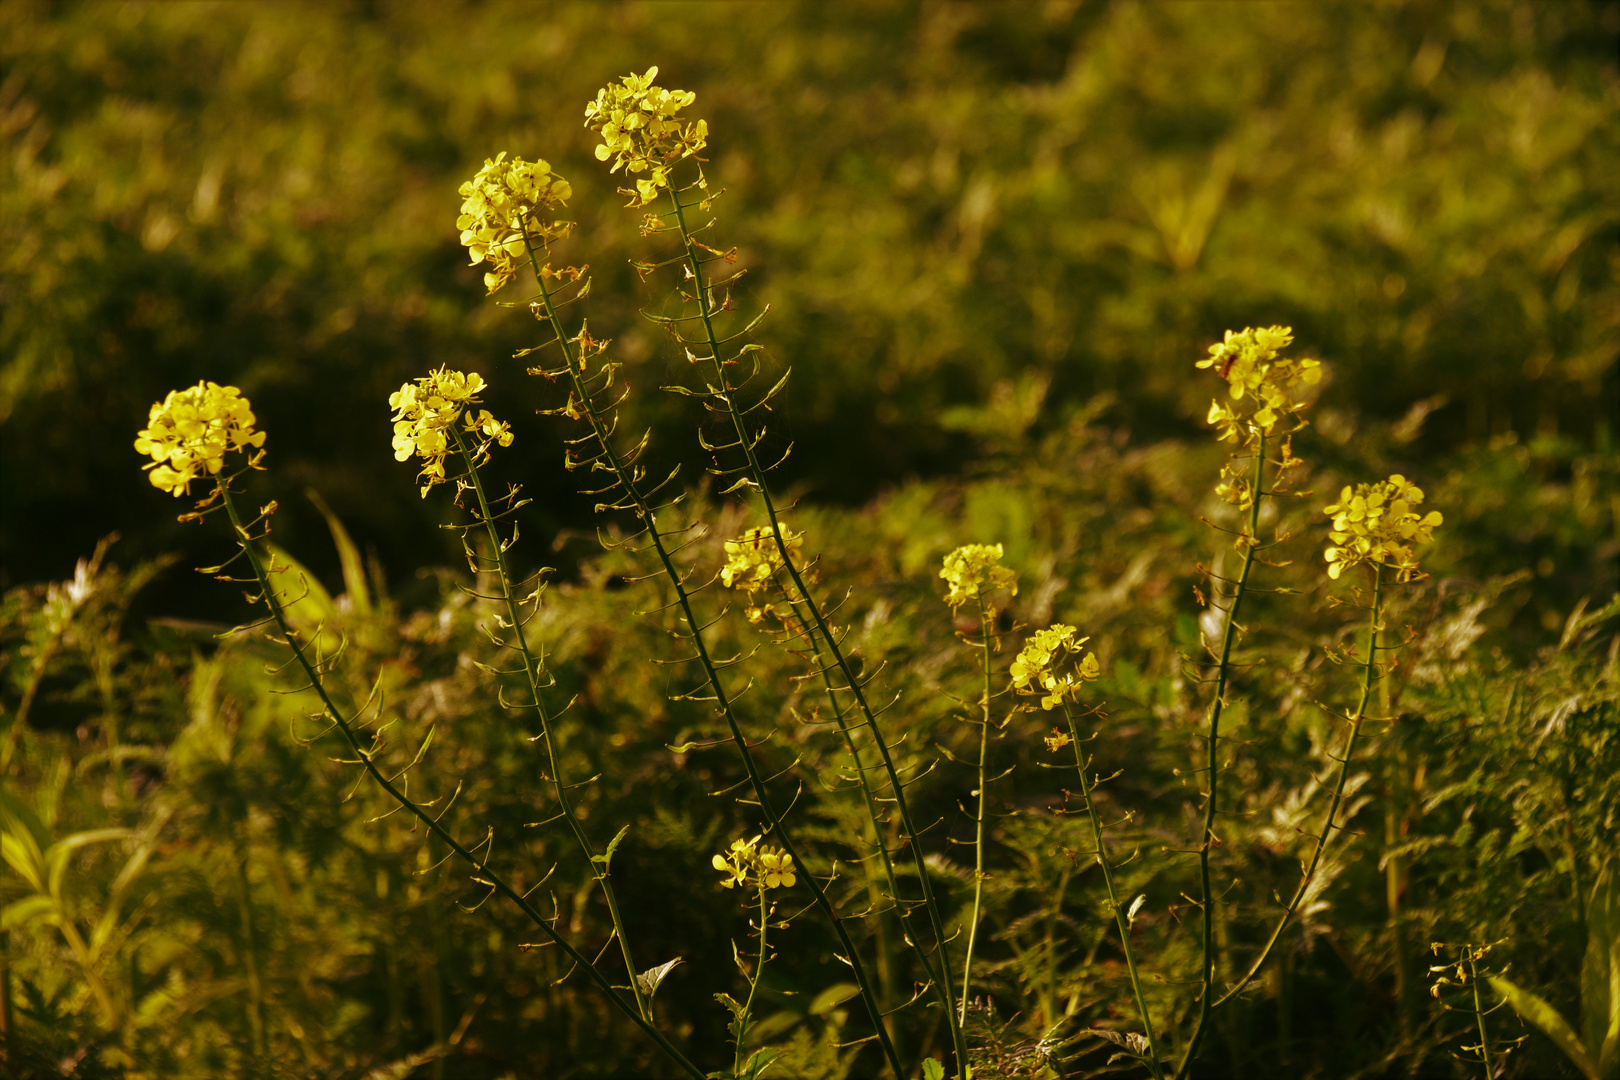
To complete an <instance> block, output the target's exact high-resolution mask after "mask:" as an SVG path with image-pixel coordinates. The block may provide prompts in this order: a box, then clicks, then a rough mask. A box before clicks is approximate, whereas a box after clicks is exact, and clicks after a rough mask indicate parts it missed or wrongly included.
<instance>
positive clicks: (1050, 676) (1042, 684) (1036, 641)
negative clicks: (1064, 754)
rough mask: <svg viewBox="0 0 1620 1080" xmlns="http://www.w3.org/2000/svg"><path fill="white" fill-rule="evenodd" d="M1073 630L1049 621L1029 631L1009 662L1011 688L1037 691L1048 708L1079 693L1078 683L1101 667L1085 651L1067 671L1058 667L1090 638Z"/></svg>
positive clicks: (1031, 693)
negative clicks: (1021, 646) (1015, 654)
mask: <svg viewBox="0 0 1620 1080" xmlns="http://www.w3.org/2000/svg"><path fill="white" fill-rule="evenodd" d="M1076 632H1077V631H1076V630H1075V628H1074V627H1072V626H1066V625H1064V624H1063V623H1053V624H1052V625H1051V626H1049V627H1048V628H1046V629H1045V630H1037V631H1035V633H1033V634H1031V635H1030V638H1029V641H1027V642H1025V644H1024V648H1023V650H1022V651H1020V652H1019V654H1018V655H1017V656H1016V657H1014V659H1013V662H1012V668H1011V670H1010V674H1011V675H1012V682H1013V689H1014V690H1015V691H1017V692H1018V693H1020V694H1027V695H1030V696H1034V695H1036V694H1039V695H1041V708H1043V709H1051V708H1052V707H1053V706H1054V705H1058V704H1060V703H1062V702H1063V701H1064V699H1066V698H1076V697H1079V695H1080V687H1081V686H1082V685H1083V684H1085V683H1087V682H1090V681H1091V680H1092V679H1095V678H1097V677H1098V676H1099V675H1101V674H1102V669H1101V668H1100V667H1099V665H1098V664H1097V656H1096V654H1095V653H1090V652H1086V653H1085V655H1084V656H1083V657H1081V659H1080V661H1079V662H1078V663H1077V664H1076V665H1075V666H1074V667H1072V668H1070V669H1069V670H1068V671H1062V672H1060V671H1059V670H1058V666H1059V665H1060V664H1061V663H1062V662H1063V660H1065V659H1067V658H1068V656H1069V654H1071V653H1080V652H1085V650H1083V649H1082V648H1081V646H1082V645H1084V644H1085V643H1086V642H1088V641H1090V640H1091V639H1090V638H1089V637H1083V638H1076V637H1075V636H1074V635H1075V634H1076ZM1059 745H1062V744H1059Z"/></svg>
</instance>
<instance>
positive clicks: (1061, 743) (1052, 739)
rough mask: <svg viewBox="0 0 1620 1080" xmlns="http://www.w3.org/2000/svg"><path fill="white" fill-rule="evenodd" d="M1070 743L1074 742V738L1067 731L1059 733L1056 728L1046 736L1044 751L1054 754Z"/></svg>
mask: <svg viewBox="0 0 1620 1080" xmlns="http://www.w3.org/2000/svg"><path fill="white" fill-rule="evenodd" d="M1072 742H1074V738H1073V737H1072V736H1071V735H1070V734H1069V733H1068V732H1067V731H1059V730H1058V729H1057V728H1053V729H1052V734H1050V735H1048V736H1046V749H1047V750H1049V751H1051V752H1052V753H1054V754H1055V753H1057V752H1058V751H1059V750H1061V749H1063V748H1064V747H1065V746H1068V745H1069V744H1070V743H1072Z"/></svg>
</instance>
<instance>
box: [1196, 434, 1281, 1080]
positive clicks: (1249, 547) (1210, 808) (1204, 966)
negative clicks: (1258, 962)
mask: <svg viewBox="0 0 1620 1080" xmlns="http://www.w3.org/2000/svg"><path fill="white" fill-rule="evenodd" d="M1265 464H1266V434H1265V432H1264V431H1261V432H1258V433H1257V438H1256V441H1255V446H1254V473H1253V479H1252V481H1251V491H1250V502H1249V525H1248V531H1247V533H1245V534H1244V536H1243V538H1242V539H1243V565H1242V567H1241V568H1240V569H1239V570H1238V576H1237V581H1236V583H1235V584H1234V585H1233V587H1232V606H1231V607H1230V608H1228V609H1227V612H1226V626H1225V628H1224V629H1223V630H1222V632H1221V653H1220V657H1219V660H1218V662H1217V665H1216V668H1215V697H1214V700H1213V701H1211V702H1210V706H1209V736H1208V740H1209V741H1208V746H1207V748H1206V758H1205V770H1206V775H1207V776H1208V777H1209V795H1208V796H1207V797H1206V798H1205V800H1204V835H1203V837H1202V840H1201V842H1200V843H1199V845H1198V885H1199V890H1200V891H1199V897H1198V904H1199V907H1200V908H1201V909H1202V914H1203V920H1202V927H1201V937H1200V942H1199V944H1200V948H1201V953H1200V960H1199V967H1200V970H1199V980H1200V982H1201V988H1200V990H1199V994H1198V1019H1197V1021H1196V1022H1195V1023H1194V1024H1193V1033H1192V1038H1191V1039H1190V1040H1188V1042H1187V1054H1186V1057H1185V1058H1183V1059H1182V1064H1181V1069H1180V1070H1179V1071H1178V1072H1177V1074H1176V1075H1177V1080H1180V1078H1181V1077H1183V1076H1185V1075H1187V1072H1188V1070H1189V1069H1190V1068H1191V1066H1192V1062H1193V1060H1194V1059H1195V1058H1196V1057H1197V1055H1198V1045H1199V1043H1200V1042H1201V1041H1202V1040H1203V1037H1204V1028H1205V1026H1206V1025H1207V1024H1208V1022H1209V1011H1210V1008H1211V999H1212V998H1213V997H1214V993H1215V903H1216V900H1215V892H1214V888H1213V887H1212V885H1211V882H1210V852H1211V851H1212V849H1213V848H1214V846H1215V844H1216V843H1218V840H1217V839H1216V836H1215V817H1216V814H1217V813H1218V812H1219V810H1218V799H1219V795H1220V778H1221V770H1220V744H1221V715H1222V713H1223V712H1224V711H1225V709H1226V688H1227V683H1228V681H1229V680H1230V679H1231V676H1232V646H1233V644H1234V643H1235V642H1236V640H1237V635H1238V634H1239V632H1240V631H1239V629H1238V614H1239V612H1240V611H1241V609H1242V607H1243V597H1244V595H1245V591H1246V589H1247V587H1248V584H1249V571H1250V570H1252V569H1253V568H1254V555H1255V549H1256V548H1257V547H1258V546H1259V544H1260V501H1261V499H1263V498H1264V497H1265V490H1264V483H1263V482H1264V480H1265ZM1213 599H1214V598H1213V597H1211V600H1212V601H1213Z"/></svg>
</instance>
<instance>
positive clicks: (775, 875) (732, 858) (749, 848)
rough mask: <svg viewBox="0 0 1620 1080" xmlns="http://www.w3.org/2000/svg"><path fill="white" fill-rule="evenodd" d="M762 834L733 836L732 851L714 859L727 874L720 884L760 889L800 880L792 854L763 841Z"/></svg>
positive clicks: (729, 886) (715, 863) (788, 884)
mask: <svg viewBox="0 0 1620 1080" xmlns="http://www.w3.org/2000/svg"><path fill="white" fill-rule="evenodd" d="M761 839H762V837H759V836H756V837H754V838H753V839H752V840H733V841H732V842H731V848H730V850H729V851H727V852H725V853H724V854H722V855H716V856H715V857H714V858H713V859H712V860H711V862H712V863H713V865H714V868H715V869H716V870H718V871H720V873H721V874H723V875H724V877H722V878H721V880H720V884H721V885H722V886H724V887H725V888H728V889H734V888H736V887H737V886H739V885H751V886H753V887H754V888H758V889H788V888H792V887H793V886H794V885H795V884H797V883H798V880H799V878H798V875H797V874H796V873H795V871H794V869H793V856H791V855H789V854H787V853H786V852H784V851H782V849H780V848H776V847H772V846H771V845H770V844H762V843H760V840H761Z"/></svg>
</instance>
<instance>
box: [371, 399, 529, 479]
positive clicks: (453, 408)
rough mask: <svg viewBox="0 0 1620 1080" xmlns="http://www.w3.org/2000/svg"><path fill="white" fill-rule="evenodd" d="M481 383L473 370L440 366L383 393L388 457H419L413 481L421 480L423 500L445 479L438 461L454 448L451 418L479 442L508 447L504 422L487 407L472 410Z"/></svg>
mask: <svg viewBox="0 0 1620 1080" xmlns="http://www.w3.org/2000/svg"><path fill="white" fill-rule="evenodd" d="M484 386H485V383H484V378H483V376H482V375H479V374H478V373H477V372H476V371H475V372H472V373H471V374H464V373H462V372H460V371H452V370H450V369H449V368H444V367H441V368H439V369H438V370H437V371H434V372H431V373H430V374H428V375H426V376H424V377H422V378H420V379H417V380H416V381H414V382H408V383H406V384H405V385H403V386H401V387H400V388H399V389H398V390H396V391H394V392H393V393H392V394H390V395H388V407H389V408H391V409H393V410H394V460H395V461H406V460H408V459H409V458H410V457H411V455H413V454H414V455H416V456H417V457H419V458H421V459H422V463H423V464H422V471H421V472H420V473H419V474H418V479H422V478H426V480H427V483H425V484H423V485H422V497H423V498H426V497H427V493H428V489H430V488H432V487H433V485H434V484H439V483H443V482H444V480H445V475H444V459H445V457H446V456H447V455H448V454H449V453H450V451H451V450H453V449H454V448H455V439H454V437H453V434H452V428H453V426H454V425H455V423H456V421H457V420H460V421H461V422H462V427H463V429H464V430H465V431H466V432H467V433H468V434H469V435H473V436H476V437H477V438H478V439H479V440H480V442H481V443H482V445H484V446H488V445H489V444H490V443H499V444H500V445H501V446H511V445H512V429H511V426H510V425H508V424H507V423H505V422H504V421H501V420H497V419H495V418H494V417H493V416H491V415H490V413H489V410H488V409H477V410H475V409H473V408H472V406H474V405H476V404H478V394H479V392H480V391H482V390H483V389H484Z"/></svg>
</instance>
